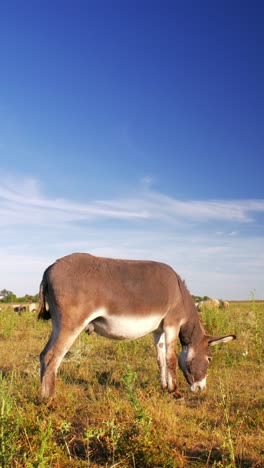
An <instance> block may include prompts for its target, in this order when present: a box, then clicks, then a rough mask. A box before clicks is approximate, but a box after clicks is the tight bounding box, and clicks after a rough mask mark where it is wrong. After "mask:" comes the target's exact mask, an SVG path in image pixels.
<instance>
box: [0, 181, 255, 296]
mask: <svg viewBox="0 0 264 468" xmlns="http://www.w3.org/2000/svg"><path fill="white" fill-rule="evenodd" d="M3 180H4V182H3ZM263 212H264V200H200V201H197V200H184V201H183V200H176V199H174V198H172V197H169V196H167V195H166V194H162V193H158V192H157V191H156V192H155V191H154V190H153V189H152V186H151V184H150V183H149V182H147V183H143V185H142V182H140V183H139V185H138V187H137V189H135V190H134V191H131V195H130V196H126V197H122V194H121V195H120V197H119V198H115V199H109V200H107V199H104V200H89V201H87V202H86V201H82V202H76V201H73V200H70V199H67V198H63V197H60V198H55V197H51V196H47V195H46V194H45V191H44V189H43V187H42V186H41V183H40V181H38V180H37V179H35V178H24V179H21V178H20V179H19V180H14V179H10V178H7V177H4V178H2V180H1V184H0V225H1V230H0V240H1V249H0V262H1V269H0V286H1V285H2V287H7V288H8V289H11V290H12V289H13V290H14V291H15V292H16V293H18V294H23V293H25V292H36V291H37V289H38V286H39V282H40V279H41V275H42V273H43V271H44V269H45V268H46V267H47V266H48V265H49V264H50V263H51V262H53V261H54V260H56V258H59V257H61V256H63V255H66V254H68V253H71V252H74V251H83V252H90V253H92V254H94V255H100V256H110V257H123V258H141V259H143V258H145V259H146V258H148V259H153V260H159V261H163V262H166V263H168V264H170V265H171V266H172V267H174V268H175V270H176V271H178V272H179V273H180V275H181V276H182V277H183V278H185V279H186V280H187V284H188V285H189V287H190V289H191V291H192V292H194V293H197V294H199V293H201V294H208V295H212V296H216V297H224V298H240V297H241V298H243V297H244V298H248V297H249V294H250V290H252V289H254V288H255V289H256V290H257V296H259V297H262V296H263V295H264V290H263V287H264V286H263V279H262V278H263V269H264V254H263V244H264V237H263V233H262V234H261V233H260V232H259V233H258V236H257V235H256V234H255V230H254V226H255V224H256V225H257V219H258V215H259V214H260V213H263ZM249 228H250V229H249Z"/></svg>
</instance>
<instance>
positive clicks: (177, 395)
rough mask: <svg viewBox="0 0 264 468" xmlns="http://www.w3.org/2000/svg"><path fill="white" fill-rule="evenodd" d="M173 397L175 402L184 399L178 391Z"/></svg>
mask: <svg viewBox="0 0 264 468" xmlns="http://www.w3.org/2000/svg"><path fill="white" fill-rule="evenodd" d="M173 396H174V398H175V400H178V401H179V400H183V399H184V396H183V395H182V394H181V393H180V392H177V391H176V392H174V393H173Z"/></svg>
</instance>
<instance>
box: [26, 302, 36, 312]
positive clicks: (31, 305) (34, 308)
mask: <svg viewBox="0 0 264 468" xmlns="http://www.w3.org/2000/svg"><path fill="white" fill-rule="evenodd" d="M28 310H29V312H36V310H37V304H35V303H34V302H32V304H29V306H28Z"/></svg>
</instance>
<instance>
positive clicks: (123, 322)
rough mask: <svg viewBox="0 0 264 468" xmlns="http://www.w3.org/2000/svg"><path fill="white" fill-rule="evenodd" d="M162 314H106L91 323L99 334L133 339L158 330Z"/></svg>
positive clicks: (107, 336)
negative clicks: (133, 315)
mask: <svg viewBox="0 0 264 468" xmlns="http://www.w3.org/2000/svg"><path fill="white" fill-rule="evenodd" d="M162 318H163V317H161V316H157V315H151V316H149V317H123V316H113V315H111V316H106V317H98V318H97V319H95V320H93V321H92V322H91V323H92V324H93V326H94V331H95V332H96V333H97V334H98V335H102V336H105V337H106V338H112V339H116V340H125V339H127V340H133V339H136V338H140V337H141V336H144V335H147V334H148V333H150V332H152V331H154V330H157V328H159V325H160V323H161V321H162Z"/></svg>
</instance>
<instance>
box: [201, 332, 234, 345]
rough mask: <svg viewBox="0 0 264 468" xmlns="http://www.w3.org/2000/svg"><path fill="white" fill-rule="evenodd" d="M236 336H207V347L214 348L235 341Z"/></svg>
mask: <svg viewBox="0 0 264 468" xmlns="http://www.w3.org/2000/svg"><path fill="white" fill-rule="evenodd" d="M235 339H236V335H227V336H209V337H208V345H209V346H215V345H218V344H221V343H228V341H231V340H235Z"/></svg>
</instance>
